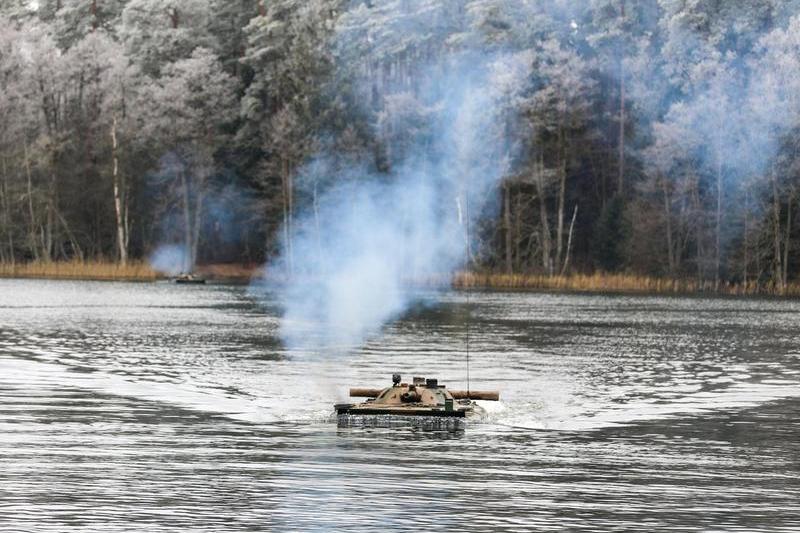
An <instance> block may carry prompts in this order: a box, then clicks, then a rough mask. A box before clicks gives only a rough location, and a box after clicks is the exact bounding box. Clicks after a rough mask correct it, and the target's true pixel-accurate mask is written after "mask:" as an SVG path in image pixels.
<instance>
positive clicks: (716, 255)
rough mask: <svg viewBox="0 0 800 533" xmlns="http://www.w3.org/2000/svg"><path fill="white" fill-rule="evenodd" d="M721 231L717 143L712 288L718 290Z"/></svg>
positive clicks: (718, 151)
mask: <svg viewBox="0 0 800 533" xmlns="http://www.w3.org/2000/svg"><path fill="white" fill-rule="evenodd" d="M721 231H722V148H721V146H720V145H719V144H718V145H717V213H716V231H715V236H714V240H715V249H714V290H715V291H716V290H719V267H720V240H721V239H720V233H721Z"/></svg>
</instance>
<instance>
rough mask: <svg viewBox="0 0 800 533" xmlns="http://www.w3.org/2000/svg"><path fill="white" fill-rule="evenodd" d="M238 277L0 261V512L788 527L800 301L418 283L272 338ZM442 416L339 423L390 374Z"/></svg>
mask: <svg viewBox="0 0 800 533" xmlns="http://www.w3.org/2000/svg"><path fill="white" fill-rule="evenodd" d="M265 298H266V299H265V300H263V301H259V300H258V299H256V298H255V297H252V296H250V295H248V291H247V289H246V288H244V287H236V286H223V285H207V286H191V287H190V286H176V285H170V284H168V283H156V284H122V283H90V282H55V281H20V280H0V529H2V530H8V531H36V532H40V531H90V530H103V531H220V530H226V531H259V530H263V531H286V530H296V531H309V530H311V531H344V530H351V531H386V530H391V529H401V528H402V529H409V530H411V529H421V530H426V529H427V530H452V531H459V530H466V529H468V528H469V529H470V530H472V531H490V530H493V531H530V530H538V531H582V530H585V531H597V530H604V531H622V530H626V531H627V530H630V531H657V530H670V531H711V530H713V531H800V480H799V479H800V417H799V416H798V413H800V313H799V312H800V303H798V302H796V301H781V300H733V299H701V298H661V297H639V296H636V297H631V296H584V295H560V294H534V293H525V294H521V293H472V294H471V295H469V301H467V296H466V295H465V294H459V293H446V294H432V293H431V294H425V295H423V300H424V302H425V304H424V305H420V306H419V307H418V308H416V309H414V310H413V311H412V312H410V313H409V314H408V315H407V316H406V317H404V318H403V319H402V320H400V321H398V322H396V323H395V324H393V325H391V326H389V327H387V328H386V331H385V332H384V335H383V336H382V337H380V338H376V339H374V340H373V341H371V342H370V343H369V344H368V345H367V346H366V347H364V348H362V349H359V350H357V351H356V352H355V353H353V352H347V351H344V350H341V349H335V350H334V351H333V352H332V353H331V354H326V356H319V354H316V355H315V354H300V353H291V352H287V351H286V350H285V349H284V348H283V347H282V346H281V343H280V341H279V340H278V338H277V336H276V333H277V328H278V310H277V309H276V308H275V306H274V305H273V304H271V303H270V301H269V297H268V296H266V297H265ZM468 312H469V313H470V314H471V316H472V320H471V326H470V347H471V354H472V355H471V368H470V375H471V380H472V381H471V387H472V388H473V389H477V388H482V389H499V390H500V391H501V394H502V402H500V403H488V402H487V405H486V407H487V409H488V410H489V413H490V414H489V416H488V419H487V420H486V421H484V422H482V423H470V424H468V425H467V427H466V430H464V431H461V432H436V431H420V430H418V429H414V428H393V429H379V428H359V427H355V428H339V427H337V425H336V424H335V422H333V420H332V419H331V416H330V415H331V405H332V404H333V403H334V402H336V401H341V400H344V399H345V395H346V391H347V388H348V387H350V386H369V387H376V386H381V385H384V384H388V382H389V381H390V376H391V374H392V372H401V373H403V375H404V376H406V377H411V375H412V374H414V375H425V376H436V377H438V378H439V380H440V382H444V383H447V384H449V385H450V386H452V387H454V388H463V386H464V380H465V377H466V369H465V365H464V359H465V358H464V345H465V342H464V341H465V328H464V321H465V318H466V317H467V314H468Z"/></svg>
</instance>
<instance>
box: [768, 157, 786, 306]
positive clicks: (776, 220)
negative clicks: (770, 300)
mask: <svg viewBox="0 0 800 533" xmlns="http://www.w3.org/2000/svg"><path fill="white" fill-rule="evenodd" d="M770 176H771V181H772V229H773V233H772V244H773V247H774V249H773V254H774V256H775V257H774V259H773V262H774V265H775V269H774V272H773V273H772V279H773V280H774V282H775V285H776V287H777V288H778V290H780V291H781V292H782V291H783V288H784V279H783V265H782V262H781V260H782V254H781V200H780V196H779V195H778V180H777V178H776V177H775V167H774V166H773V167H772V172H771V174H770Z"/></svg>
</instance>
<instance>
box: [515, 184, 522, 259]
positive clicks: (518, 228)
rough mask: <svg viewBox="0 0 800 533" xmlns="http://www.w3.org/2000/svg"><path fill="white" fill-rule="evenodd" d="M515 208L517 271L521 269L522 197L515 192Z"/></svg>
mask: <svg viewBox="0 0 800 533" xmlns="http://www.w3.org/2000/svg"><path fill="white" fill-rule="evenodd" d="M516 197H517V207H516V209H515V210H514V265H515V269H516V270H517V271H519V270H520V269H521V268H522V255H521V250H520V245H521V244H522V237H521V236H522V195H521V194H520V193H519V192H517V195H516Z"/></svg>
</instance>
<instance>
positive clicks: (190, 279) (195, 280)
mask: <svg viewBox="0 0 800 533" xmlns="http://www.w3.org/2000/svg"><path fill="white" fill-rule="evenodd" d="M205 282H206V280H205V279H204V278H201V277H200V276H196V275H194V274H186V273H184V274H180V275H178V276H176V277H175V283H178V284H181V285H202V284H204V283H205Z"/></svg>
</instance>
